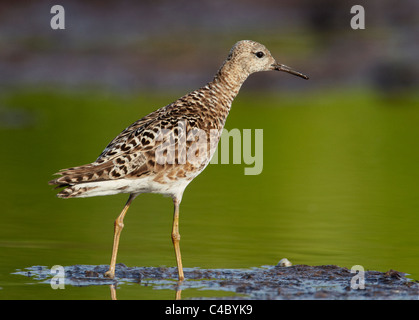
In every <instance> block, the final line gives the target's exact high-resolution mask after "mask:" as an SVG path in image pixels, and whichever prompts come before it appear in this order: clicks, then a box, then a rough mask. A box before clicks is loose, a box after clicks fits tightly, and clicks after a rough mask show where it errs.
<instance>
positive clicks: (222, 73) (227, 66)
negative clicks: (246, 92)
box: [208, 60, 249, 104]
mask: <svg viewBox="0 0 419 320" xmlns="http://www.w3.org/2000/svg"><path fill="white" fill-rule="evenodd" d="M248 76H249V74H248V73H247V72H244V70H242V69H241V68H239V67H238V66H237V65H236V64H233V63H230V61H228V60H227V61H226V62H224V64H223V65H222V66H221V68H220V69H219V70H218V72H217V73H216V74H215V76H214V79H213V80H212V81H211V82H210V83H209V84H208V85H209V86H210V87H211V88H212V89H213V90H214V91H216V92H217V94H218V95H220V96H221V97H223V98H224V99H225V100H227V101H229V103H230V104H231V102H233V100H234V98H235V97H236V96H237V94H238V93H239V90H240V88H241V86H242V84H243V82H244V81H245V80H246V79H247V77H248Z"/></svg>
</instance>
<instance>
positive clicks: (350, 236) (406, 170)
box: [0, 0, 419, 299]
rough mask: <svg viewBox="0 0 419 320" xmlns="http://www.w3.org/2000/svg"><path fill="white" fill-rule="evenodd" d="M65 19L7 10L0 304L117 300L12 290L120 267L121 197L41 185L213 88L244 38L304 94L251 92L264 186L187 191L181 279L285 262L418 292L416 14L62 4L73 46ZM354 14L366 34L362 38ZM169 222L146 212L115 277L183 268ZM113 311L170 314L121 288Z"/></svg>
mask: <svg viewBox="0 0 419 320" xmlns="http://www.w3.org/2000/svg"><path fill="white" fill-rule="evenodd" d="M55 4H57V3H56V2H53V1H11V0H10V1H2V2H1V3H0V139H1V140H0V141H1V144H2V157H0V167H1V168H2V170H1V171H2V174H1V179H0V208H1V219H2V232H1V234H0V298H1V299H21V298H23V299H31V298H37V299H40V298H41V299H72V298H81V299H89V298H92V299H102V298H103V299H107V298H108V297H109V295H108V288H104V287H100V286H99V287H87V288H73V287H66V290H52V289H51V287H50V286H49V285H48V284H38V285H35V286H34V285H32V286H31V285H28V283H37V281H35V280H34V279H32V278H24V277H22V276H18V275H15V274H13V273H14V272H16V270H24V269H25V268H27V267H31V266H34V265H42V266H47V267H51V266H53V265H56V264H59V265H63V266H65V265H74V264H92V265H98V264H107V263H109V260H110V254H111V245H112V234H113V221H114V219H115V218H116V216H117V215H118V214H119V212H120V210H121V209H122V207H123V205H124V203H125V201H126V198H127V197H126V196H125V195H117V196H112V197H103V198H87V199H73V200H65V201H64V200H61V199H57V198H56V197H55V193H56V192H55V191H53V190H51V189H52V188H51V187H50V186H48V185H47V182H48V181H49V180H50V179H51V178H52V174H53V173H55V172H57V171H58V170H59V169H62V168H66V167H70V166H75V165H81V164H85V163H89V162H92V161H94V160H95V159H96V157H97V156H98V155H99V154H100V153H101V151H102V150H103V148H104V147H105V146H106V145H107V143H108V142H109V141H110V140H112V139H113V138H114V137H115V136H116V135H117V134H119V132H120V131H122V130H123V129H124V128H125V127H127V126H128V125H130V124H131V123H132V122H134V121H135V120H137V119H139V118H141V117H143V116H144V115H146V114H148V113H149V112H151V111H154V110H155V109H157V108H159V107H162V106H164V105H166V104H168V103H170V102H172V101H174V100H176V99H177V98H178V97H180V96H181V95H184V94H186V93H187V92H189V91H192V90H194V89H196V88H198V87H200V86H202V85H204V84H205V83H206V82H208V81H210V80H211V79H212V77H213V75H214V74H215V73H216V71H217V70H218V68H219V66H220V65H221V63H222V61H223V60H224V59H225V58H226V56H227V54H228V52H229V50H230V48H231V46H232V45H233V44H234V43H235V42H237V41H238V40H242V39H251V40H255V41H258V42H261V43H263V44H265V45H266V47H267V48H268V49H269V50H270V51H271V53H272V55H273V56H274V57H275V58H276V59H277V61H279V62H281V63H283V64H286V65H289V66H291V67H293V68H294V69H296V70H298V71H300V72H303V73H305V74H307V75H309V76H310V80H309V81H304V80H302V79H301V78H298V77H293V76H291V75H289V74H286V73H276V72H270V73H259V74H254V75H252V76H251V77H250V78H249V79H248V80H247V81H246V83H245V84H244V85H243V87H242V89H241V92H240V94H239V96H238V97H237V98H236V100H235V102H234V103H233V107H232V110H231V113H230V116H229V118H228V119H227V123H226V128H227V129H228V130H231V129H233V128H238V129H252V130H254V129H263V130H264V154H263V159H264V167H263V171H262V173H261V174H260V175H258V176H245V175H244V168H245V167H246V166H247V165H246V164H244V163H242V164H228V165H227V164H218V165H210V166H208V167H207V169H206V170H205V171H204V172H203V173H202V174H201V175H200V176H199V177H198V178H197V179H195V180H194V181H193V182H192V183H191V184H190V186H189V187H188V188H187V190H186V192H185V195H184V199H183V202H182V206H181V216H180V219H181V220H180V232H181V235H182V242H181V247H182V256H183V260H184V261H183V262H184V267H186V268H188V267H201V268H250V267H259V266H262V265H275V264H276V263H277V262H278V261H279V260H280V259H282V258H284V257H286V258H288V259H289V260H290V261H292V262H293V263H294V264H309V265H322V264H337V265H339V266H343V267H348V268H350V267H351V266H353V265H362V266H364V268H365V269H368V270H378V271H387V270H389V269H395V270H398V271H402V272H406V273H408V274H410V277H411V278H412V279H416V280H419V267H418V265H419V263H418V262H419V252H418V247H419V239H418V231H419V230H418V223H419V218H418V211H419V197H418V190H419V189H418V187H419V185H418V181H419V169H418V163H419V148H418V141H419V125H418V124H419V94H418V90H417V89H418V82H419V80H418V79H419V67H418V64H417V57H418V54H419V42H418V35H419V3H418V1H414V0H405V1H395V0H369V1H368V2H366V1H365V2H364V1H361V2H354V1H346V0H345V1H332V0H318V1H308V0H297V1H295V0H293V1H291V0H281V1H274V0H259V1H250V0H248V1H219V0H211V1H199V2H198V1H127V0H126V1H110V0H108V1H88V2H86V1H76V0H75V1H71V2H66V3H61V5H63V6H64V8H65V30H53V29H51V27H50V20H51V18H52V17H53V14H51V13H50V10H51V7H52V6H53V5H55ZM358 4H361V5H363V7H364V9H365V29H364V30H353V29H352V28H351V26H350V21H351V19H352V18H353V16H354V14H351V13H350V11H351V7H352V6H353V5H358ZM171 222H172V203H171V201H170V199H167V198H163V197H161V196H159V195H143V196H140V197H138V198H137V199H136V201H135V202H134V204H133V206H132V207H131V209H130V211H129V212H128V214H127V217H126V220H125V229H124V232H123V233H122V236H121V244H120V251H119V256H118V262H122V263H125V264H126V265H128V266H174V265H175V259H174V254H173V252H172V251H173V249H172V244H171V239H170V232H171V231H170V230H171ZM366 286H367V287H368V279H366ZM154 288H155V287H154ZM205 294H206V295H209V296H218V295H225V293H222V292H215V291H214V292H210V293H208V291H207V292H206V293H205ZM118 295H119V298H122V299H123V298H127V299H130V298H132V299H154V298H158V299H165V298H172V297H173V294H172V291H171V290H167V289H166V290H153V286H148V287H147V286H143V285H139V286H138V285H137V286H128V285H125V286H123V285H121V286H120V288H119V290H118ZM199 296H202V292H199V291H190V292H188V290H186V292H183V293H182V297H186V298H187V297H199Z"/></svg>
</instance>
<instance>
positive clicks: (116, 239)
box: [105, 194, 137, 279]
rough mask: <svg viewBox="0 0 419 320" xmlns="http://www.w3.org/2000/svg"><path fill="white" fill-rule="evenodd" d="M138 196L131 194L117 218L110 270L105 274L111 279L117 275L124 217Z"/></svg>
mask: <svg viewBox="0 0 419 320" xmlns="http://www.w3.org/2000/svg"><path fill="white" fill-rule="evenodd" d="M136 196H137V195H133V194H130V196H129V198H128V201H127V203H126V204H125V207H124V209H123V210H122V212H121V213H120V215H119V216H118V218H116V220H115V224H114V225H115V229H114V236H113V248H112V257H111V264H110V266H109V270H108V271H106V272H105V276H106V277H108V278H111V279H113V278H114V277H115V264H116V255H117V254H118V246H119V237H120V235H121V231H122V229H123V228H124V217H125V214H126V213H127V211H128V208H129V206H130V205H131V202H132V201H133V200H134V199H135V197H136Z"/></svg>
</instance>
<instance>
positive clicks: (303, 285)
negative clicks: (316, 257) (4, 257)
mask: <svg viewBox="0 0 419 320" xmlns="http://www.w3.org/2000/svg"><path fill="white" fill-rule="evenodd" d="M107 270H108V266H107V265H99V266H91V265H74V266H68V267H65V285H73V286H92V285H114V287H115V288H122V287H123V285H124V283H127V282H131V283H133V282H134V283H138V284H139V285H148V286H150V285H151V286H153V287H154V288H155V289H166V290H167V289H173V290H174V292H178V293H179V294H178V295H177V297H180V292H181V291H185V290H188V289H191V288H195V289H205V290H217V291H220V290H221V291H225V292H227V293H228V292H231V296H228V297H223V299H255V300H268V299H291V300H295V299H361V300H376V299H403V300H413V299H418V297H419V283H418V282H417V281H413V280H410V279H408V278H407V277H406V274H404V273H402V272H398V271H394V270H389V271H387V272H378V271H365V272H364V289H361V288H359V289H354V288H352V287H353V286H362V282H361V281H359V279H358V278H355V279H354V278H353V277H354V276H357V275H358V276H360V275H361V274H360V273H358V272H354V273H351V270H349V269H347V268H342V267H339V266H335V265H325V266H307V265H295V266H289V267H284V266H279V265H277V266H263V267H258V268H251V269H198V268H186V269H184V273H185V280H184V281H183V282H181V283H180V284H179V283H178V281H177V269H176V268H174V267H168V268H166V267H127V266H125V265H124V264H117V266H116V275H115V279H114V280H111V279H108V278H106V277H104V275H103V274H104V273H105V272H106V271H107ZM15 274H19V275H24V276H28V277H31V278H32V279H33V280H34V281H35V282H39V283H50V279H51V278H52V276H53V275H52V274H51V270H50V269H49V268H47V267H43V266H33V267H30V268H26V269H25V270H18V271H17V272H15ZM351 280H352V282H351ZM198 292H199V291H198ZM207 292H208V291H207ZM196 298H198V299H199V298H200V297H196ZM205 299H209V298H208V297H205ZM216 299H220V298H219V297H217V298H216Z"/></svg>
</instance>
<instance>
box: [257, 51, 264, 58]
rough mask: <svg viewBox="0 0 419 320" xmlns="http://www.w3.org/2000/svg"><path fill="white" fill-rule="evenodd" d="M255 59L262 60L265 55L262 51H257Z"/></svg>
mask: <svg viewBox="0 0 419 320" xmlns="http://www.w3.org/2000/svg"><path fill="white" fill-rule="evenodd" d="M255 55H256V57H258V58H262V57H263V56H264V55H265V54H264V53H263V52H262V51H258V52H256V53H255Z"/></svg>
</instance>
